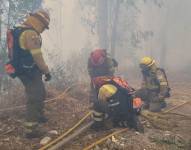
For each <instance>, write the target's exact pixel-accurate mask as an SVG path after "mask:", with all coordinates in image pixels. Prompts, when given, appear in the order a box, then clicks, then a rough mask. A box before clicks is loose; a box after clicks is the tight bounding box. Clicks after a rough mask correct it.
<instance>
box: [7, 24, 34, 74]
mask: <svg viewBox="0 0 191 150" xmlns="http://www.w3.org/2000/svg"><path fill="white" fill-rule="evenodd" d="M29 29H30V28H23V27H14V28H13V29H8V30H7V48H8V59H9V61H8V62H7V63H6V64H5V72H6V73H7V74H8V75H9V76H10V77H12V78H15V77H17V76H18V75H19V74H22V73H23V72H24V68H23V67H22V64H23V63H25V62H26V61H29V62H30V63H31V62H33V58H32V55H31V54H30V52H29V51H26V50H23V49H22V48H21V47H20V45H19V37H20V35H21V33H22V32H24V31H25V30H29Z"/></svg>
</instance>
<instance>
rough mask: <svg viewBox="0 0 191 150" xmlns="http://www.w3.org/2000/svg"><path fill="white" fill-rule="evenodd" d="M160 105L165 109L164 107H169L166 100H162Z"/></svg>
mask: <svg viewBox="0 0 191 150" xmlns="http://www.w3.org/2000/svg"><path fill="white" fill-rule="evenodd" d="M160 105H161V106H160V107H161V109H163V108H166V107H167V104H166V102H165V101H161V102H160Z"/></svg>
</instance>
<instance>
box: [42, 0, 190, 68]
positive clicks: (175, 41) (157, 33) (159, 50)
mask: <svg viewBox="0 0 191 150" xmlns="http://www.w3.org/2000/svg"><path fill="white" fill-rule="evenodd" d="M78 5H79V4H78V1H77V0H64V1H63V0H56V1H53V0H46V1H45V2H44V7H45V8H47V9H49V10H50V14H51V24H50V30H48V31H46V32H45V33H43V47H44V49H45V50H46V51H47V52H48V54H46V55H45V57H46V58H47V60H48V61H49V64H50V65H51V66H52V67H54V65H55V64H60V63H62V62H63V61H65V60H67V59H71V57H70V54H72V53H73V52H79V51H81V50H82V49H84V48H85V47H86V46H87V43H88V42H89V43H91V44H92V45H91V46H90V47H91V48H92V49H93V48H96V47H97V44H96V43H98V39H97V38H95V37H94V35H91V33H88V32H87V29H86V27H85V26H83V25H82V21H81V16H80V14H81V10H80V9H79V7H78ZM190 6H191V1H190V0H173V2H172V0H165V1H164V0H163V3H162V5H160V7H159V6H157V5H156V4H155V3H152V2H151V1H148V2H147V3H144V1H137V7H138V9H139V11H140V13H139V15H138V17H137V20H136V23H137V27H138V28H137V29H136V30H137V31H148V32H149V33H152V34H153V36H152V37H150V38H148V39H147V40H145V41H144V42H142V43H141V46H140V48H139V50H138V54H137V55H138V57H137V62H138V59H140V58H141V57H143V56H144V55H149V56H153V57H154V58H155V59H156V60H157V62H158V64H160V65H161V66H163V67H164V68H167V69H169V70H172V71H181V70H183V69H184V70H186V69H187V68H188V67H191V65H190V63H191V58H190V56H191V55H190V47H191V44H190V43H191V42H190V40H191V19H190V18H191V16H190V13H189V12H190ZM84 7H86V6H84ZM123 15H125V14H124V13H123V12H122V10H121V13H120V16H119V18H121V20H122V19H123V18H124V16H123ZM119 20H120V19H119ZM120 26H122V24H119V25H118V28H119V27H120ZM123 28H124V29H125V30H126V31H127V32H128V31H129V30H130V29H128V28H127V27H123ZM129 32H130V31H129ZM118 37H120V35H118ZM124 42H125V41H124ZM121 49H122V47H120V44H118V46H117V50H116V53H117V55H118V59H120V58H124V57H121V56H126V55H127V56H128V55H130V56H131V55H132V53H131V52H129V51H128V50H126V51H121ZM124 49H128V46H126V47H125V48H124ZM118 50H119V51H118ZM121 52H122V53H121ZM82 53H83V52H82ZM53 56H57V57H53ZM54 58H56V60H54ZM120 61H121V60H120ZM124 61H125V62H127V63H130V62H128V61H126V60H124ZM124 61H121V62H124ZM130 61H131V60H130ZM127 65H128V64H127ZM137 68H138V66H137Z"/></svg>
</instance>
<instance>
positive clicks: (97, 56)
mask: <svg viewBox="0 0 191 150" xmlns="http://www.w3.org/2000/svg"><path fill="white" fill-rule="evenodd" d="M117 66H118V63H117V61H116V60H115V59H114V58H112V57H111V56H110V55H109V54H108V53H107V52H106V50H105V49H96V50H94V51H93V52H91V54H90V57H89V59H88V68H87V69H88V73H89V75H90V78H91V85H90V86H91V92H90V101H95V100H96V95H95V92H96V91H95V88H94V87H93V84H92V82H93V80H94V78H96V77H99V76H113V75H114V72H115V69H116V67H117Z"/></svg>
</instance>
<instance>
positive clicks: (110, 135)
mask: <svg viewBox="0 0 191 150" xmlns="http://www.w3.org/2000/svg"><path fill="white" fill-rule="evenodd" d="M127 130H128V129H127V128H125V129H120V130H118V131H115V132H113V133H111V134H109V135H108V136H106V137H104V138H101V139H100V140H98V141H96V142H95V143H92V144H91V145H89V146H87V147H86V148H84V149H83V150H90V149H91V148H93V147H94V146H96V145H98V144H101V143H102V142H104V141H105V140H107V139H109V138H110V137H112V136H114V135H117V134H120V133H122V132H125V131H127Z"/></svg>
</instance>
